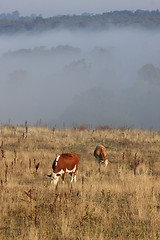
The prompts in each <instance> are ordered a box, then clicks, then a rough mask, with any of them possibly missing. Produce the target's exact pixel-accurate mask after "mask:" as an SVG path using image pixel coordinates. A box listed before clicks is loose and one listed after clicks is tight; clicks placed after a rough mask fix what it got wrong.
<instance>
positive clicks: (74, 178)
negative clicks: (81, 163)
mask: <svg viewBox="0 0 160 240" xmlns="http://www.w3.org/2000/svg"><path fill="white" fill-rule="evenodd" d="M71 182H76V172H73V173H72V178H71Z"/></svg>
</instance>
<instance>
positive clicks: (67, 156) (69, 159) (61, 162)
mask: <svg viewBox="0 0 160 240" xmlns="http://www.w3.org/2000/svg"><path fill="white" fill-rule="evenodd" d="M78 163H79V157H78V156H77V154H76V153H62V154H60V155H58V156H57V157H56V158H55V160H54V162H53V165H52V169H53V172H52V173H51V174H49V175H48V177H50V178H51V183H54V184H55V185H57V183H58V180H59V177H60V176H62V181H63V182H64V176H65V173H69V174H70V175H71V183H72V182H73V181H74V182H76V172H77V170H78Z"/></svg>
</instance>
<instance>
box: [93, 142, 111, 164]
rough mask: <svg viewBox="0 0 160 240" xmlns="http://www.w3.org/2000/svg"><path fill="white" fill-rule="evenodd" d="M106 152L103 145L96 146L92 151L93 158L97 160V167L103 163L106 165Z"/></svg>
mask: <svg viewBox="0 0 160 240" xmlns="http://www.w3.org/2000/svg"><path fill="white" fill-rule="evenodd" d="M106 155H107V150H106V148H105V147H104V146H103V145H97V146H96V148H95V150H94V157H95V158H96V159H97V160H98V163H99V165H100V164H101V163H104V164H105V165H106V166H107V165H108V159H106Z"/></svg>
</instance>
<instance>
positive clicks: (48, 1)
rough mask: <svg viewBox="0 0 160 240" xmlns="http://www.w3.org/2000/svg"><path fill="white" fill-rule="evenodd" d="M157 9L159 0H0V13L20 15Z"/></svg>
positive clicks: (44, 15)
mask: <svg viewBox="0 0 160 240" xmlns="http://www.w3.org/2000/svg"><path fill="white" fill-rule="evenodd" d="M137 9H142V10H157V9H160V0H134V1H133V0H79V1H78V0H45V1H44V0H41V1H40V0H23V1H22V0H5V1H4V0H0V13H2V12H5V13H11V12H13V11H15V10H18V11H19V13H20V15H22V16H26V15H27V16H29V15H30V14H32V13H35V14H37V15H38V14H42V16H43V17H49V16H55V15H67V14H69V15H73V14H76V15H79V14H82V13H84V12H87V13H93V14H96V13H100V14H101V13H103V12H109V11H114V10H132V11H135V10H137Z"/></svg>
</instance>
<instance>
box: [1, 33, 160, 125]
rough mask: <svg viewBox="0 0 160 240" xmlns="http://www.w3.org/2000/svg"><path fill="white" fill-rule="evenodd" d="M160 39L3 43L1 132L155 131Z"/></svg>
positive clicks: (108, 36)
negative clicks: (14, 128)
mask: <svg viewBox="0 0 160 240" xmlns="http://www.w3.org/2000/svg"><path fill="white" fill-rule="evenodd" d="M159 42H160V32H156V31H149V30H148V31H147V30H146V31H144V30H136V29H129V28H128V29H122V28H121V29H115V28H113V29H110V30H107V31H79V30H77V31H67V30H62V29H61V30H55V31H50V32H44V33H41V34H23V35H14V36H12V35H11V36H5V35H1V36H0V86H1V87H0V121H1V124H4V123H8V122H11V123H12V124H24V122H25V121H26V120H27V121H28V124H36V123H37V121H40V120H41V121H42V123H45V124H50V125H51V126H55V125H56V127H61V126H64V124H65V126H66V127H67V126H68V127H71V126H73V125H76V124H78V125H80V124H88V125H90V126H91V127H96V126H99V125H109V126H111V127H120V126H122V127H123V126H126V125H127V126H129V127H144V128H148V129H156V128H159V127H160V111H159V102H160V57H159V56H160V45H159Z"/></svg>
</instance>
